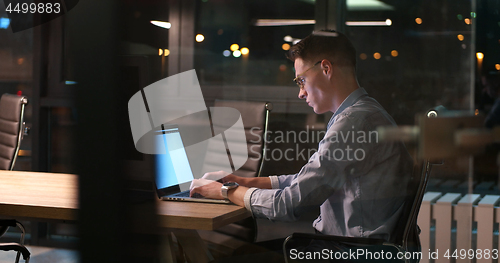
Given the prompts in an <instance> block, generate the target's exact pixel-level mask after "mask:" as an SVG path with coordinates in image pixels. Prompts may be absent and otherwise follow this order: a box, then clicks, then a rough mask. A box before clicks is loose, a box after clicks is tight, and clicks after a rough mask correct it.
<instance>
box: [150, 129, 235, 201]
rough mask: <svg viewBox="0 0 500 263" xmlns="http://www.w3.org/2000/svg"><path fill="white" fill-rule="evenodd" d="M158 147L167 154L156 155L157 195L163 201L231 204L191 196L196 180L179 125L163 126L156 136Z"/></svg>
mask: <svg viewBox="0 0 500 263" xmlns="http://www.w3.org/2000/svg"><path fill="white" fill-rule="evenodd" d="M156 137H157V138H158V140H157V142H156V143H157V147H162V148H163V147H165V152H166V153H165V154H156V156H155V165H156V167H155V170H156V176H155V177H156V179H155V186H156V193H157V195H158V198H160V199H161V200H168V201H191V202H207V203H224V204H229V203H231V202H230V201H229V200H217V199H209V198H204V197H202V196H194V197H190V196H189V190H190V189H189V188H190V186H191V182H192V181H193V179H194V176H193V172H192V170H191V166H190V164H189V160H188V157H187V154H186V149H185V148H184V143H183V142H182V137H181V133H180V132H179V127H178V126H177V125H168V126H165V125H162V130H160V131H158V134H157V136H156Z"/></svg>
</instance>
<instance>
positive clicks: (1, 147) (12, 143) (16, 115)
mask: <svg viewBox="0 0 500 263" xmlns="http://www.w3.org/2000/svg"><path fill="white" fill-rule="evenodd" d="M26 104H28V98H26V97H24V96H17V95H12V94H3V95H2V97H1V98H0V170H12V169H14V165H15V163H16V159H17V154H18V152H19V147H20V145H21V140H22V139H23V135H24V131H23V129H24V125H25V124H24V110H25V106H26ZM16 226H17V227H18V228H19V229H21V239H20V243H0V250H3V251H10V250H14V251H17V257H16V263H17V262H19V257H20V255H22V256H23V259H24V260H25V261H26V262H29V258H30V252H29V251H28V249H27V248H26V247H25V246H24V235H25V229H24V226H23V225H22V224H21V223H20V222H18V221H16V220H13V219H0V237H1V236H2V235H3V234H5V232H7V229H8V228H9V227H16Z"/></svg>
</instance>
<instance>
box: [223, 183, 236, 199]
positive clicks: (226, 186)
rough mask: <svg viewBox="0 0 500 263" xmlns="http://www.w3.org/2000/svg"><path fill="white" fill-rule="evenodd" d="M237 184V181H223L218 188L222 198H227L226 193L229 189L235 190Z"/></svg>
mask: <svg viewBox="0 0 500 263" xmlns="http://www.w3.org/2000/svg"><path fill="white" fill-rule="evenodd" d="M238 186H239V184H238V183H237V182H227V183H224V184H223V185H222V187H221V189H220V191H221V195H222V197H223V198H224V199H229V197H228V194H229V191H232V190H236V188H238Z"/></svg>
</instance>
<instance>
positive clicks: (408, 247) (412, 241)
mask: <svg viewBox="0 0 500 263" xmlns="http://www.w3.org/2000/svg"><path fill="white" fill-rule="evenodd" d="M431 166H432V164H431V163H430V162H429V161H422V162H419V163H418V164H416V165H414V168H413V174H412V178H411V183H410V184H409V185H410V187H409V190H410V191H409V194H408V195H407V196H406V199H407V202H405V205H404V206H403V213H402V215H401V218H400V220H399V221H400V222H406V224H405V227H404V228H400V229H397V230H396V233H395V237H394V238H393V239H392V240H390V241H386V240H384V239H376V238H362V237H344V236H330V235H322V234H306V233H294V234H292V235H290V236H288V237H287V238H286V239H285V242H284V243H283V253H284V256H285V262H289V258H290V257H289V254H288V251H290V249H291V248H289V246H288V245H289V243H290V242H291V241H293V240H324V241H334V242H338V243H341V244H346V245H348V246H351V247H355V248H363V247H367V246H384V247H392V248H395V249H396V250H397V252H402V253H403V254H402V255H405V253H406V252H410V253H412V252H416V251H420V240H419V238H418V235H419V233H420V230H419V229H418V226H417V218H418V212H419V210H420V205H421V204H422V199H423V197H424V193H425V191H426V188H427V183H428V180H429V176H430V172H431ZM412 185H413V186H415V185H418V187H416V188H415V187H411V186H412ZM412 188H413V189H415V190H411V189H412ZM402 261H403V262H405V263H414V262H418V259H413V258H408V259H405V258H404V259H402Z"/></svg>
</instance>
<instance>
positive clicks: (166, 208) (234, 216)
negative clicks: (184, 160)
mask: <svg viewBox="0 0 500 263" xmlns="http://www.w3.org/2000/svg"><path fill="white" fill-rule="evenodd" d="M151 206H156V211H157V214H156V215H157V216H158V218H157V219H158V220H157V222H158V224H159V227H163V228H167V229H171V230H172V233H174V235H176V237H177V238H178V240H179V241H180V242H182V243H184V244H185V245H183V248H184V249H185V250H190V251H193V253H190V255H191V256H195V257H194V258H193V259H192V262H205V261H209V260H210V259H211V256H210V255H208V257H205V256H204V255H199V253H198V252H199V251H200V249H206V246H204V244H203V242H202V240H201V238H200V237H199V235H198V233H197V232H196V231H195V230H196V229H201V230H214V229H216V228H218V227H221V226H224V225H227V224H230V223H233V222H236V221H238V220H240V219H244V218H246V217H249V216H250V213H249V212H248V211H247V210H246V209H245V208H244V207H240V206H236V205H227V204H209V203H194V202H171V201H156V202H150V203H146V204H140V205H137V207H135V206H134V208H137V211H134V214H135V215H136V216H138V217H140V216H141V215H143V214H141V213H140V211H141V210H143V209H145V211H154V210H153V207H151ZM134 210H135V209H134ZM136 212H137V213H136ZM77 213H78V176H77V175H74V174H60V173H40V172H19V171H0V216H5V217H11V218H16V219H21V218H24V219H35V220H41V221H45V220H61V221H76V220H77ZM167 242H169V240H167ZM169 243H171V240H170V242H169ZM184 246H185V247H184ZM196 251H197V252H196ZM206 251H207V250H206ZM173 255H174V253H173V252H172V251H170V252H169V256H173ZM200 256H201V258H200ZM171 261H173V262H175V258H173V259H171Z"/></svg>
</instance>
